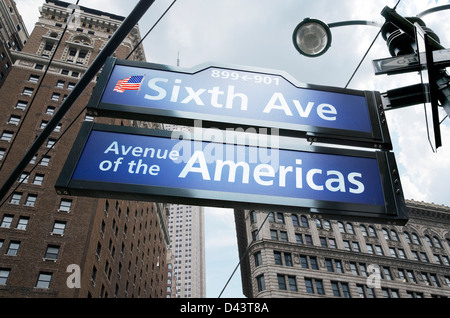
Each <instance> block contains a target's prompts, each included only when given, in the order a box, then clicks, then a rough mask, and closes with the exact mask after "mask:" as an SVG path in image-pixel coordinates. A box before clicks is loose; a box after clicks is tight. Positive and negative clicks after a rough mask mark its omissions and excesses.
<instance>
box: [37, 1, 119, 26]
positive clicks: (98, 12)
mask: <svg viewBox="0 0 450 318" xmlns="http://www.w3.org/2000/svg"><path fill="white" fill-rule="evenodd" d="M45 3H53V4H55V5H57V6H61V7H64V8H67V7H68V6H70V5H74V4H73V3H68V2H64V1H58V0H45ZM79 7H80V8H81V10H83V11H84V12H86V13H90V14H94V15H98V16H107V17H109V18H111V19H114V20H119V21H123V20H125V17H123V16H120V15H115V14H111V13H108V12H103V11H100V10H95V9H91V8H87V7H83V6H79Z"/></svg>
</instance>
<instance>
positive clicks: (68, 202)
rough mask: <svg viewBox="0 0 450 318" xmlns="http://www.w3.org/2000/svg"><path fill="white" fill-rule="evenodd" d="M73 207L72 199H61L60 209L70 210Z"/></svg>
mask: <svg viewBox="0 0 450 318" xmlns="http://www.w3.org/2000/svg"><path fill="white" fill-rule="evenodd" d="M71 207H72V200H67V199H61V202H60V204H59V209H58V211H63V212H70V208H71Z"/></svg>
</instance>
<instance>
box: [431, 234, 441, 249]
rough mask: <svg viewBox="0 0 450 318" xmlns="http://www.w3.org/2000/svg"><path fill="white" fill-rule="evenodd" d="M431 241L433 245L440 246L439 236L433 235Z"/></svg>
mask: <svg viewBox="0 0 450 318" xmlns="http://www.w3.org/2000/svg"><path fill="white" fill-rule="evenodd" d="M433 243H434V246H436V247H439V248H442V244H441V241H440V240H439V238H438V237H437V236H433Z"/></svg>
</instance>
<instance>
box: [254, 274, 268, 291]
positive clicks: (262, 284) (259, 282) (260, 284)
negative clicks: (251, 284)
mask: <svg viewBox="0 0 450 318" xmlns="http://www.w3.org/2000/svg"><path fill="white" fill-rule="evenodd" d="M256 284H257V285H258V292H262V291H263V290H265V289H266V282H265V280H264V274H263V275H260V276H258V277H256Z"/></svg>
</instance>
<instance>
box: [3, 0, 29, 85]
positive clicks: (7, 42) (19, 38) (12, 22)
mask: <svg viewBox="0 0 450 318" xmlns="http://www.w3.org/2000/svg"><path fill="white" fill-rule="evenodd" d="M27 39H28V31H27V29H26V27H25V24H24V22H23V20H22V17H21V16H20V13H19V12H18V11H17V7H16V3H15V2H14V1H13V0H1V1H0V42H1V43H0V87H1V86H2V85H3V83H4V82H5V80H6V77H7V76H8V74H9V71H10V69H11V66H12V64H13V63H12V62H13V61H12V58H11V54H10V52H11V51H21V50H22V49H23V47H24V45H25V43H26V42H27Z"/></svg>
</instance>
